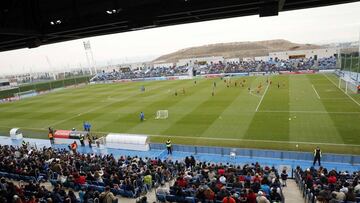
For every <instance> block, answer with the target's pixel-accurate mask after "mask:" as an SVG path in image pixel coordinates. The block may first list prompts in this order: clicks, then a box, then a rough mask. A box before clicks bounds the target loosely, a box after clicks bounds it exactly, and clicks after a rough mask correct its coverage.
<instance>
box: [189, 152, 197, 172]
mask: <svg viewBox="0 0 360 203" xmlns="http://www.w3.org/2000/svg"><path fill="white" fill-rule="evenodd" d="M195 164H196V161H195V158H194V156H193V155H191V156H190V166H191V169H193V168H194V167H195Z"/></svg>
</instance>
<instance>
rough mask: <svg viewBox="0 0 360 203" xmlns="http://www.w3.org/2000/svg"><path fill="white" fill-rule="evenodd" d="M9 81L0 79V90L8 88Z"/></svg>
mask: <svg viewBox="0 0 360 203" xmlns="http://www.w3.org/2000/svg"><path fill="white" fill-rule="evenodd" d="M10 87H11V86H10V81H9V80H7V79H0V90H4V89H9V88H10Z"/></svg>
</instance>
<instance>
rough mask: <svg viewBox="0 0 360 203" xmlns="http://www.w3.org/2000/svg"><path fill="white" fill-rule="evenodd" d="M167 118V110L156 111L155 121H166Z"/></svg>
mask: <svg viewBox="0 0 360 203" xmlns="http://www.w3.org/2000/svg"><path fill="white" fill-rule="evenodd" d="M168 117H169V111H168V110H158V111H157V112H156V116H155V119H167V118H168Z"/></svg>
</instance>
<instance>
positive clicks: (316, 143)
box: [0, 126, 360, 147]
mask: <svg viewBox="0 0 360 203" xmlns="http://www.w3.org/2000/svg"><path fill="white" fill-rule="evenodd" d="M0 127H5V126H0ZM18 127H19V128H21V129H29V130H36V129H38V130H43V129H42V128H27V127H20V126H18ZM92 133H101V134H109V133H111V132H101V131H92ZM134 135H135V134H134ZM148 136H150V137H165V138H169V137H172V138H187V139H202V140H226V141H244V142H246V141H249V142H267V143H283V144H310V145H328V146H349V147H360V145H356V144H337V143H324V142H301V141H299V142H297V141H280V140H253V139H236V138H216V137H192V136H170V135H148Z"/></svg>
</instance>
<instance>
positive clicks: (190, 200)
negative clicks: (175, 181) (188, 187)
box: [185, 197, 196, 203]
mask: <svg viewBox="0 0 360 203" xmlns="http://www.w3.org/2000/svg"><path fill="white" fill-rule="evenodd" d="M185 202H186V203H196V199H195V197H185Z"/></svg>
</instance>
